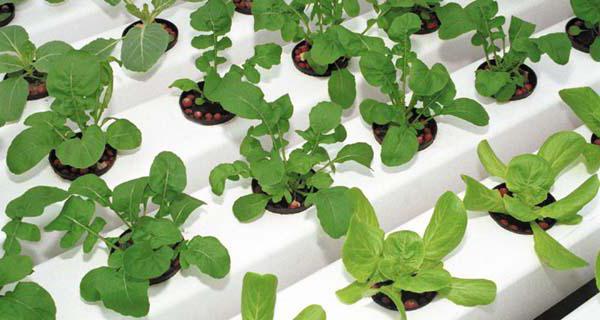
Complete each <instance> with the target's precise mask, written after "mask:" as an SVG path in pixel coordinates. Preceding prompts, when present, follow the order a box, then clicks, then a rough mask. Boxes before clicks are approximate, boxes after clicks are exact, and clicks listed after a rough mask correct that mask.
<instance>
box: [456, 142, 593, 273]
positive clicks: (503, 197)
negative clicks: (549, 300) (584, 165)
mask: <svg viewBox="0 0 600 320" xmlns="http://www.w3.org/2000/svg"><path fill="white" fill-rule="evenodd" d="M586 144H587V143H586V141H585V139H584V138H583V137H582V136H581V135H579V134H577V133H575V132H569V131H563V132H559V133H556V134H554V135H552V136H550V137H549V138H548V139H547V140H546V141H545V142H544V144H543V145H542V147H541V148H540V150H539V151H538V152H537V154H523V155H519V156H516V157H514V158H513V159H512V160H510V162H509V163H508V164H505V163H503V162H502V160H501V159H499V158H498V157H497V156H496V154H495V153H494V151H493V150H492V148H491V147H490V145H489V143H488V142H487V141H485V140H484V141H482V142H481V143H480V144H479V146H478V148H477V154H478V155H479V159H480V161H481V163H482V164H483V167H484V168H485V170H486V171H487V172H488V173H489V174H490V175H491V176H494V177H498V178H500V179H502V180H503V181H505V183H506V189H507V190H504V191H503V190H490V189H488V188H487V187H486V186H484V185H483V184H482V183H480V182H478V181H477V180H475V179H473V178H471V177H469V176H466V175H464V176H463V177H462V178H463V180H464V181H465V184H466V186H467V187H466V193H465V197H464V203H465V207H466V208H467V209H468V210H475V211H488V212H494V213H500V214H503V215H507V216H510V217H512V218H514V219H516V220H518V221H521V222H523V223H526V224H529V227H530V228H531V230H532V232H533V237H534V248H535V252H536V254H537V255H538V257H539V259H540V260H541V261H542V262H543V263H544V264H545V265H547V266H549V267H551V268H553V269H558V270H567V269H573V268H581V267H585V266H587V262H586V261H585V260H583V259H581V258H579V257H577V256H576V255H575V254H573V253H571V252H570V251H568V250H567V249H566V248H565V247H563V246H562V245H561V244H560V243H558V241H556V240H555V239H553V238H552V237H551V236H550V235H549V234H548V233H546V231H545V229H548V228H549V227H550V225H549V221H551V222H552V223H554V222H558V223H562V224H566V225H573V224H578V223H580V222H581V220H582V217H581V216H580V215H579V214H578V213H579V211H581V209H582V208H583V207H584V206H585V205H586V204H587V203H589V202H590V201H592V200H593V199H594V197H595V196H596V194H597V192H598V187H599V186H600V182H599V181H598V176H597V175H593V176H591V177H590V178H589V179H587V180H586V181H585V182H583V183H582V184H581V185H580V186H579V187H578V188H577V189H575V190H573V191H572V192H571V193H570V194H569V195H567V196H566V197H564V198H562V199H560V200H558V201H556V202H553V203H551V204H548V205H545V206H542V205H541V203H546V202H547V201H545V199H547V197H548V194H549V193H550V191H551V189H552V186H553V185H554V183H555V182H556V179H557V177H558V176H559V175H560V174H561V173H562V172H563V171H564V170H565V169H566V168H568V167H569V166H570V165H571V164H573V163H575V162H576V161H577V160H578V159H579V158H580V157H581V156H582V155H583V158H584V160H586V156H587V155H586V154H585V153H583V152H582V150H583V149H584V146H585V145H586ZM589 160H590V159H587V160H586V162H588V163H589V162H590V161H589ZM594 161H597V159H594ZM550 219H551V220H550Z"/></svg>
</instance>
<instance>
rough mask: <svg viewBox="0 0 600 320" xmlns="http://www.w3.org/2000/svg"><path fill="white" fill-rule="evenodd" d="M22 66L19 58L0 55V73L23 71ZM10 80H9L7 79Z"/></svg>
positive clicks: (10, 55)
mask: <svg viewBox="0 0 600 320" xmlns="http://www.w3.org/2000/svg"><path fill="white" fill-rule="evenodd" d="M23 69H24V66H23V63H22V62H21V60H19V57H17V56H14V55H12V54H0V72H1V73H11V72H15V71H20V70H23ZM9 79H10V78H9Z"/></svg>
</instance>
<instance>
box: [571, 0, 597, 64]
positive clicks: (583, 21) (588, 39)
mask: <svg viewBox="0 0 600 320" xmlns="http://www.w3.org/2000/svg"><path fill="white" fill-rule="evenodd" d="M571 7H572V8H573V11H574V12H575V16H576V18H574V19H573V20H571V21H569V23H568V24H567V34H568V35H569V38H570V39H571V42H572V43H573V46H574V47H575V48H577V49H579V50H582V51H584V52H589V53H590V54H591V56H592V59H594V60H596V61H600V3H599V2H598V1H597V0H571Z"/></svg>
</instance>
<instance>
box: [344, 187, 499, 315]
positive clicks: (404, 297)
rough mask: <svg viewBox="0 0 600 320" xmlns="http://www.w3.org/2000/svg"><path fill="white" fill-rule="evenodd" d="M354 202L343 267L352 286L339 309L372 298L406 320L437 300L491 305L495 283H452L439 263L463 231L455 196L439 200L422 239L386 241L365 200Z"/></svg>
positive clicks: (409, 235) (407, 235)
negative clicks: (355, 203)
mask: <svg viewBox="0 0 600 320" xmlns="http://www.w3.org/2000/svg"><path fill="white" fill-rule="evenodd" d="M354 201H356V202H357V203H359V205H357V206H356V207H357V208H360V209H359V210H357V211H355V213H354V216H353V217H352V221H351V223H350V229H348V236H347V238H346V241H345V242H344V246H343V249H342V261H343V263H344V266H345V267H346V271H347V272H348V273H349V274H350V275H351V276H352V277H353V278H354V279H355V281H354V282H353V283H352V284H350V285H348V286H347V287H345V288H343V289H341V290H338V291H337V296H338V298H339V299H340V300H341V301H342V302H343V303H346V304H354V303H356V302H358V301H360V300H361V299H362V298H364V297H371V299H373V301H374V302H375V303H377V304H378V305H380V306H381V307H384V308H386V309H390V310H397V311H399V312H400V316H401V319H406V311H411V310H416V309H419V308H422V307H425V306H426V305H427V304H429V303H430V302H431V301H432V300H433V299H434V298H435V297H436V296H439V297H442V298H446V299H448V300H450V301H452V302H454V303H456V304H458V305H461V306H467V307H472V306H478V305H487V304H490V303H492V302H493V301H494V299H495V298H496V285H495V284H494V282H492V281H490V280H485V279H461V278H455V277H452V276H451V275H450V273H449V272H448V271H447V270H446V269H445V268H444V264H443V261H442V260H443V259H444V257H446V256H447V255H448V254H450V253H451V252H452V251H454V249H456V247H458V246H459V245H460V243H461V241H462V239H463V237H464V234H465V230H466V228H467V211H466V210H465V207H464V205H463V203H462V201H461V200H460V199H459V198H458V197H457V196H456V195H455V194H454V193H452V192H446V193H444V194H443V195H442V196H441V197H440V198H439V199H438V201H437V203H436V205H435V208H434V210H433V215H432V217H431V219H430V221H429V224H428V225H427V228H426V229H425V233H424V235H423V237H421V236H420V235H419V234H417V233H416V232H413V231H409V230H402V231H395V232H392V233H390V234H388V235H387V236H385V233H384V231H383V230H382V229H381V227H380V226H379V222H378V221H377V216H376V215H375V212H374V210H373V208H372V207H371V204H370V203H369V201H368V200H367V199H366V198H365V197H364V195H362V193H360V192H358V191H357V192H356V195H355V197H354Z"/></svg>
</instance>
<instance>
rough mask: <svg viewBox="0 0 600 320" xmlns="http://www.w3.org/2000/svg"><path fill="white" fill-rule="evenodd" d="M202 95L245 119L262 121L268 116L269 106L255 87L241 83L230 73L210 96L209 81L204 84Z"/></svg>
mask: <svg viewBox="0 0 600 320" xmlns="http://www.w3.org/2000/svg"><path fill="white" fill-rule="evenodd" d="M206 83H207V85H205V88H204V93H205V94H206V96H207V98H209V99H210V100H212V101H218V102H219V103H221V105H222V106H223V108H225V110H227V111H229V112H231V113H234V114H236V115H238V116H240V117H242V118H245V119H257V120H264V119H265V117H268V116H270V114H269V113H270V108H269V105H268V104H267V103H266V102H265V100H264V99H263V93H262V91H261V90H260V88H258V87H257V86H255V85H253V84H251V83H248V82H245V81H241V80H240V79H239V78H236V77H235V76H234V75H232V74H231V73H230V74H228V75H227V76H225V77H224V78H223V80H222V81H221V82H219V83H218V88H220V89H218V91H216V92H214V93H213V94H214V95H211V94H210V93H211V91H210V86H208V84H210V81H207V82H206Z"/></svg>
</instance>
